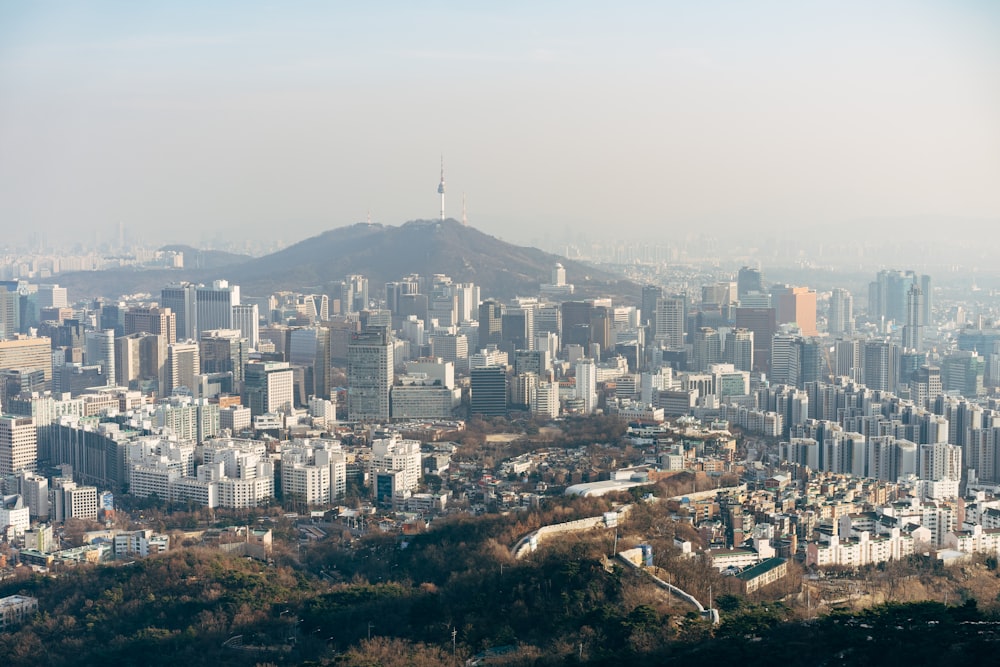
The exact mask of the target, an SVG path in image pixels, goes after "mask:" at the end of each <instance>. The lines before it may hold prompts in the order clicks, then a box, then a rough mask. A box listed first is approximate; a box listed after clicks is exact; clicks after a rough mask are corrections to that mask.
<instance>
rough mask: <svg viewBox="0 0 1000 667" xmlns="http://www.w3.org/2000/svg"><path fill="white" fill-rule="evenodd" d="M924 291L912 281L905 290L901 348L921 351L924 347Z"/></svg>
mask: <svg viewBox="0 0 1000 667" xmlns="http://www.w3.org/2000/svg"><path fill="white" fill-rule="evenodd" d="M923 317H924V293H923V290H922V289H920V286H919V285H917V284H916V283H914V284H913V285H911V286H910V289H909V290H907V292H906V324H905V325H904V326H903V348H904V349H907V350H916V351H917V352H922V351H923V347H924V325H923V322H922V320H923Z"/></svg>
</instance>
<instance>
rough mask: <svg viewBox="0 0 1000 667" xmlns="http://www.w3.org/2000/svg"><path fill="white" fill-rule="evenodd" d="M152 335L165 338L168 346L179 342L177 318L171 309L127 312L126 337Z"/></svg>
mask: <svg viewBox="0 0 1000 667" xmlns="http://www.w3.org/2000/svg"><path fill="white" fill-rule="evenodd" d="M143 332H145V333H152V334H156V335H158V336H163V337H164V338H165V339H166V341H167V345H170V344H171V343H176V342H177V316H176V315H175V314H174V312H173V311H172V310H171V309H170V308H161V307H156V306H153V307H134V308H129V309H128V310H126V311H125V318H124V335H126V336H127V335H129V334H134V333H143Z"/></svg>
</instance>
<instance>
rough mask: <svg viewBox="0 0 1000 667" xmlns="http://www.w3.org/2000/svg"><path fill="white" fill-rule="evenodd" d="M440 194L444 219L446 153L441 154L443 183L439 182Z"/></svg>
mask: <svg viewBox="0 0 1000 667" xmlns="http://www.w3.org/2000/svg"><path fill="white" fill-rule="evenodd" d="M438 194H439V195H441V219H442V220H444V154H442V155H441V183H439V184H438Z"/></svg>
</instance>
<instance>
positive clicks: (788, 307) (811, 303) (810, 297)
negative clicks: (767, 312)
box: [771, 285, 817, 336]
mask: <svg viewBox="0 0 1000 667" xmlns="http://www.w3.org/2000/svg"><path fill="white" fill-rule="evenodd" d="M771 297H772V299H773V300H774V302H775V307H776V308H775V321H776V322H777V324H795V325H797V326H798V327H799V330H800V331H801V332H802V335H803V336H815V335H816V334H817V331H816V292H815V291H814V290H811V289H809V288H808V287H792V286H791V285H775V286H774V288H772V290H771Z"/></svg>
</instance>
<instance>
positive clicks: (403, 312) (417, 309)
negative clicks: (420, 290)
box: [396, 294, 429, 324]
mask: <svg viewBox="0 0 1000 667" xmlns="http://www.w3.org/2000/svg"><path fill="white" fill-rule="evenodd" d="M427 311H428V298H427V295H426V294H402V295H400V297H399V304H398V310H397V312H396V315H397V316H398V317H399V318H400V319H404V320H405V319H406V318H407V317H409V316H410V315H413V316H415V317H416V318H417V319H418V320H423V321H424V323H425V324H426V323H427V320H428V319H429V318H428V316H427Z"/></svg>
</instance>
